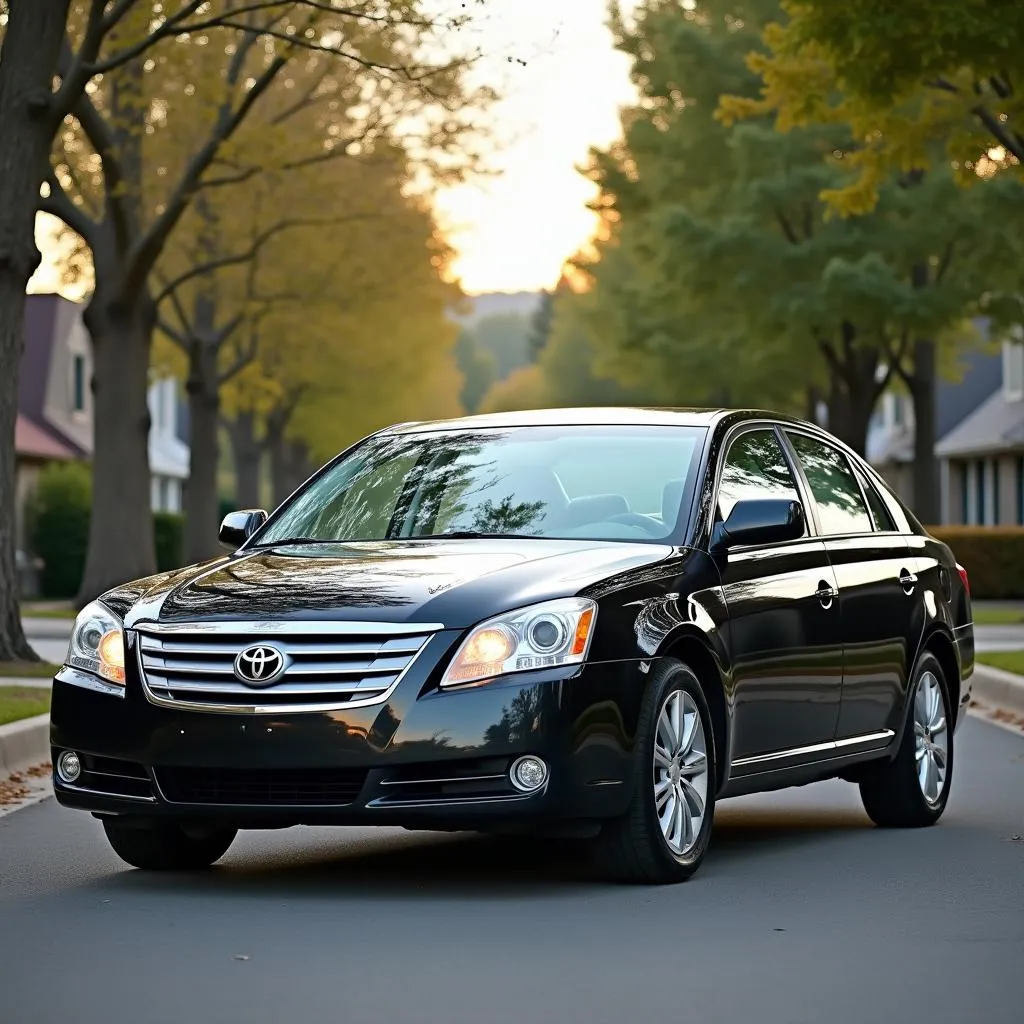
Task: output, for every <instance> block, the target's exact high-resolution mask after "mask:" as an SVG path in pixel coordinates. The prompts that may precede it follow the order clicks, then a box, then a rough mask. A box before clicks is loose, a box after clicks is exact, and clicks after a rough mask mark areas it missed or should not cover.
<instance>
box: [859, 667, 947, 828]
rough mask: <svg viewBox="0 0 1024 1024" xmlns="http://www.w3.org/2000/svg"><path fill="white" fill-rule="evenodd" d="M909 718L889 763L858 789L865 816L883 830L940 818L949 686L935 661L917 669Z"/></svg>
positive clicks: (943, 804)
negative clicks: (897, 747)
mask: <svg viewBox="0 0 1024 1024" xmlns="http://www.w3.org/2000/svg"><path fill="white" fill-rule="evenodd" d="M910 699H911V702H912V707H911V709H910V718H909V720H908V721H907V724H906V728H905V729H904V733H903V741H902V742H901V743H900V748H899V751H898V752H897V754H896V757H895V758H893V760H892V761H889V762H887V763H886V764H884V765H879V766H878V767H876V768H875V769H874V770H873V771H872V772H871V773H870V774H869V775H868V777H867V778H865V779H864V780H863V781H862V782H861V784H860V794H861V799H862V800H863V801H864V809H865V810H866V811H867V812H868V817H869V818H870V819H871V820H872V821H873V822H874V823H875V824H876V825H880V826H882V827H884V828H921V827H923V826H927V825H934V824H935V822H936V821H938V820H939V818H940V816H941V815H942V812H943V810H944V809H945V807H946V801H947V800H948V798H949V787H950V784H951V782H952V780H953V718H952V713H951V702H950V696H949V686H948V684H947V682H946V677H945V674H944V673H943V671H942V666H941V665H940V664H939V662H938V659H937V658H935V657H934V656H933V655H931V654H925V655H924V656H923V657H922V658H921V661H920V663H919V664H918V666H917V672H916V673H915V675H914V686H913V690H912V696H911V698H910Z"/></svg>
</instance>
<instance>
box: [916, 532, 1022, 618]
mask: <svg viewBox="0 0 1024 1024" xmlns="http://www.w3.org/2000/svg"><path fill="white" fill-rule="evenodd" d="M928 529H929V531H930V532H931V533H932V534H934V536H936V537H937V538H938V539H939V540H941V541H944V542H945V543H946V544H948V545H949V546H950V548H952V550H953V554H954V555H956V559H957V561H958V562H959V563H960V564H961V565H962V566H963V567H964V568H965V569H966V570H967V576H968V579H969V580H970V581H971V596H972V597H974V598H976V599H978V600H1007V599H1019V598H1024V528H1022V527H1019V526H932V527H929V528H928Z"/></svg>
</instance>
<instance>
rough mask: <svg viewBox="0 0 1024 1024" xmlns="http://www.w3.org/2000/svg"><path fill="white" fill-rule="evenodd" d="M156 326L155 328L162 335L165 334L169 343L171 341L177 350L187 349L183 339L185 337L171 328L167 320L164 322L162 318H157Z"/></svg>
mask: <svg viewBox="0 0 1024 1024" xmlns="http://www.w3.org/2000/svg"><path fill="white" fill-rule="evenodd" d="M156 325H157V328H158V329H159V330H160V331H161V332H162V333H164V334H166V335H167V337H168V338H170V339H171V341H173V342H174V344H175V345H177V346H178V347H179V348H183V349H187V348H188V341H187V339H186V338H185V335H184V334H182V333H181V331H179V330H178V329H177V328H176V327H172V326H171V322H170V321H169V320H165V319H164V318H163V317H162V316H161V317H157V323H156Z"/></svg>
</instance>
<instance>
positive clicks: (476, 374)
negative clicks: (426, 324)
mask: <svg viewBox="0 0 1024 1024" xmlns="http://www.w3.org/2000/svg"><path fill="white" fill-rule="evenodd" d="M455 360H456V362H457V363H458V366H459V372H460V373H461V374H462V378H463V384H462V390H461V391H460V392H459V400H460V401H461V402H462V405H463V408H464V409H465V410H466V412H470V413H473V412H476V411H477V409H479V407H480V402H481V400H482V399H483V397H484V395H485V394H487V391H488V389H489V388H490V386H491V384H492V383H493V381H494V362H495V360H494V356H493V355H491V353H490V352H485V351H484V350H483V349H482V348H481V347H480V346H479V344H477V340H476V336H475V335H474V334H473V332H472V331H471V330H469V329H468V328H463V329H462V330H461V331H459V337H458V340H457V341H456V342H455Z"/></svg>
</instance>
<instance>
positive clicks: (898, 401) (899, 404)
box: [892, 395, 906, 427]
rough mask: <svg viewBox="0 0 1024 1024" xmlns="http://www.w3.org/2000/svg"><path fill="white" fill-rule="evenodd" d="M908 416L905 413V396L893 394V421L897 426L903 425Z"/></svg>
mask: <svg viewBox="0 0 1024 1024" xmlns="http://www.w3.org/2000/svg"><path fill="white" fill-rule="evenodd" d="M905 420H906V417H905V416H904V414H903V396H902V395H893V396H892V421H893V423H894V424H895V425H896V426H897V427H902V426H903V424H904V421H905Z"/></svg>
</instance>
